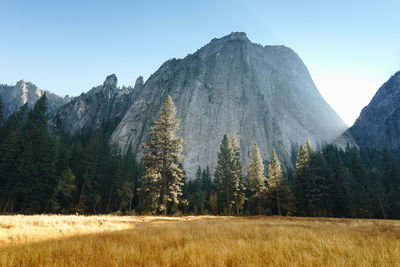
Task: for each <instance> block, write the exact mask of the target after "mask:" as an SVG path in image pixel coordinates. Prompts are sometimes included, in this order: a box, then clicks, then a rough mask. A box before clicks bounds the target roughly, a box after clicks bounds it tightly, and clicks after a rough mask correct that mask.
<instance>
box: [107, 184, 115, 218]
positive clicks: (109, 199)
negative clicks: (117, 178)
mask: <svg viewBox="0 0 400 267" xmlns="http://www.w3.org/2000/svg"><path fill="white" fill-rule="evenodd" d="M113 189H114V186H111V188H110V192H109V193H108V201H107V208H106V212H110V206H111V196H112V191H113Z"/></svg>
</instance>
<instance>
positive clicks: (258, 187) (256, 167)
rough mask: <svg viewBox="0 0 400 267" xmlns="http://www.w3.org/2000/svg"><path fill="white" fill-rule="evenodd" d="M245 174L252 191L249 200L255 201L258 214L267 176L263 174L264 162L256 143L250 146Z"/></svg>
mask: <svg viewBox="0 0 400 267" xmlns="http://www.w3.org/2000/svg"><path fill="white" fill-rule="evenodd" d="M247 176H248V184H249V189H250V191H251V193H252V196H251V200H253V201H255V202H257V214H260V213H261V203H262V195H263V194H264V192H265V190H266V187H265V182H266V180H267V178H266V177H265V175H264V163H263V159H262V157H261V153H260V150H259V149H258V145H257V143H254V144H253V146H252V148H251V152H250V159H249V167H248V168H247Z"/></svg>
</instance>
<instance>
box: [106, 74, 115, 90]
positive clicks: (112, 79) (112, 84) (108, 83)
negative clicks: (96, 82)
mask: <svg viewBox="0 0 400 267" xmlns="http://www.w3.org/2000/svg"><path fill="white" fill-rule="evenodd" d="M117 82H118V79H117V76H116V75H115V74H111V75H108V76H107V77H106V80H105V81H104V83H103V86H104V87H110V88H117Z"/></svg>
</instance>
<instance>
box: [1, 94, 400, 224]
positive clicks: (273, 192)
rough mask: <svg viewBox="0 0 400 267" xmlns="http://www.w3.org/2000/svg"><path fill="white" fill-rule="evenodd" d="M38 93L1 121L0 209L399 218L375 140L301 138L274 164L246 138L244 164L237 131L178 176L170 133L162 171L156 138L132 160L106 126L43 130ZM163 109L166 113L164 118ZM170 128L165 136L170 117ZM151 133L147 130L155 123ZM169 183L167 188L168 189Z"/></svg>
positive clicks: (388, 160)
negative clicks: (189, 176) (349, 143)
mask: <svg viewBox="0 0 400 267" xmlns="http://www.w3.org/2000/svg"><path fill="white" fill-rule="evenodd" d="M46 101H47V100H46V95H43V96H42V97H41V98H40V99H39V100H38V101H37V102H36V104H35V106H34V107H33V109H31V110H29V109H28V107H27V106H26V105H25V106H23V107H21V108H20V109H19V110H18V111H17V112H15V113H14V114H12V115H11V116H9V117H8V118H7V120H5V121H3V122H2V123H1V127H0V209H1V212H2V213H24V214H31V213H62V214H70V213H83V214H95V213H122V214H134V213H136V214H148V213H154V214H158V213H164V214H170V215H173V214H195V215H200V214H220V215H228V214H230V215H256V214H267V215H274V214H281V215H291V216H330V217H362V218H397V219H398V218H400V168H399V166H400V165H399V159H398V158H397V157H395V156H394V155H392V154H391V153H390V152H389V151H388V150H387V149H385V148H383V149H382V150H381V151H377V150H361V151H359V150H358V149H357V148H354V147H352V148H350V147H348V148H347V150H345V151H344V150H342V149H338V148H337V147H335V146H333V145H328V146H325V147H324V148H322V149H321V150H320V151H316V150H314V148H313V147H312V145H311V144H310V142H308V141H306V140H305V143H304V144H302V145H301V146H300V147H299V148H298V149H297V151H295V152H294V154H293V155H292V159H293V162H292V164H293V166H296V167H295V169H293V170H292V169H290V168H283V167H284V166H281V164H280V162H279V159H278V157H277V155H276V153H274V152H273V151H272V152H271V155H272V156H271V159H262V158H261V153H260V151H259V148H258V146H257V145H256V144H255V145H253V147H252V148H251V153H250V157H249V158H250V160H249V161H250V163H249V166H248V168H247V169H248V173H244V172H243V163H242V162H241V161H240V158H241V157H240V151H239V149H238V145H237V144H238V141H239V140H237V138H236V136H235V135H231V136H228V135H226V136H225V137H224V139H223V140H221V145H220V147H219V152H218V154H217V155H215V159H214V160H215V162H216V166H217V167H216V168H215V169H214V170H211V169H210V168H208V167H207V168H205V169H201V168H200V167H199V168H197V171H195V172H196V179H194V180H190V181H188V180H186V178H185V177H184V175H183V173H184V172H185V171H186V170H183V173H182V175H181V174H180V173H181V172H180V170H181V169H182V165H181V164H180V163H179V156H178V154H179V149H180V147H179V145H178V143H176V142H180V141H179V140H178V139H179V138H178V139H174V138H172V139H171V140H173V142H174V144H175V145H174V147H173V148H171V149H172V150H171V157H170V158H167V160H172V161H171V162H173V163H174V165H168V168H167V169H165V176H164V175H162V172H159V170H160V168H161V169H162V168H163V166H167V165H163V164H158V163H157V164H156V163H155V162H156V161H155V160H156V157H155V156H154V155H156V154H157V153H158V149H159V147H160V146H159V144H158V143H157V142H158V141H157V139H154V140H153V139H152V140H153V141H154V142H155V143H153V144H152V145H151V143H149V145H148V149H149V150H148V151H153V152H152V153H150V154H149V155H153V157H151V156H148V157H147V160H145V161H144V163H141V162H137V161H136V157H135V155H134V154H133V153H132V151H131V150H128V152H127V153H126V154H121V153H120V152H119V150H118V149H117V148H116V147H113V146H111V145H110V142H109V138H110V135H111V130H110V129H109V128H108V127H107V126H105V127H103V128H100V129H96V130H94V131H93V132H81V133H79V134H76V135H69V134H60V135H58V136H51V135H49V133H48V129H47V121H48V118H47V113H46V110H47V103H46ZM171 102H172V101H171ZM172 105H173V103H172ZM0 107H1V105H0ZM171 107H172V106H171ZM173 107H174V106H173ZM165 112H167V113H166V115H165V116H166V117H165V118H166V119H167V120H168V119H173V118H174V115H171V114H172V113H171V114H169V113H168V110H167V111H165ZM165 118H164V119H165ZM160 119H161V118H160ZM155 125H157V124H156V123H155ZM161 125H164V124H162V123H161ZM170 125H175V124H173V123H172V124H170ZM160 127H161V126H160ZM173 127H175V128H174V130H173V131H171V132H170V133H171V135H172V134H174V133H175V131H176V130H177V127H179V123H178V125H175V126H173ZM167 130H168V129H167ZM168 131H169V130H168ZM153 134H154V135H157V131H156V128H153ZM170 137H171V136H170ZM168 147H171V146H168ZM249 149H250V148H249ZM175 150H176V151H175ZM162 159H163V158H162V157H160V158H159V159H157V162H162ZM158 160H161V161H158ZM171 166H172V167H171ZM283 170H288V171H287V172H286V173H285V172H284V171H283ZM159 173H161V174H159ZM171 174H173V175H175V176H174V177H175V178H173V177H172V176H171ZM146 177H147V178H152V179H153V180H149V179H147V178H146ZM174 179H175V180H174ZM149 181H151V182H149ZM161 181H163V182H162V183H165V184H162V183H161ZM165 185H170V186H169V187H168V186H165ZM171 186H173V190H170V189H168V188H171ZM157 190H158V191H157ZM168 190H169V191H168ZM167 191H168V192H169V193H168V194H169V195H168V194H167ZM174 194H175V197H176V201H175V200H174ZM150 195H151V196H152V197H153V198H152V200H150V202H149V199H148V196H150ZM167 195H168V196H167Z"/></svg>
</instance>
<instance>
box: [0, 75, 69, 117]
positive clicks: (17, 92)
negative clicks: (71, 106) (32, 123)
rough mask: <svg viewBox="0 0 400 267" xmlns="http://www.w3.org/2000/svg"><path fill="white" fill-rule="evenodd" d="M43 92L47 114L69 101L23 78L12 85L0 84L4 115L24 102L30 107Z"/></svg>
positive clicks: (12, 111)
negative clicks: (45, 97)
mask: <svg viewBox="0 0 400 267" xmlns="http://www.w3.org/2000/svg"><path fill="white" fill-rule="evenodd" d="M44 93H46V96H47V105H48V113H49V115H52V114H53V113H54V112H55V111H56V110H57V109H58V108H59V107H61V106H62V105H64V104H65V103H67V102H68V101H69V97H64V98H62V97H60V96H58V95H55V94H53V93H50V92H48V91H44V90H41V89H39V88H38V87H37V86H36V85H34V84H33V83H30V82H25V81H23V80H21V81H19V82H17V84H16V85H14V86H9V85H0V95H1V98H2V100H3V105H4V107H3V114H4V117H5V118H6V117H8V116H10V115H11V114H12V113H14V112H15V111H17V110H18V109H19V108H20V107H21V106H23V105H24V104H26V103H28V106H29V107H30V108H32V107H33V105H34V104H35V103H36V101H37V100H38V99H39V98H40V97H41V96H42V95H43V94H44Z"/></svg>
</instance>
